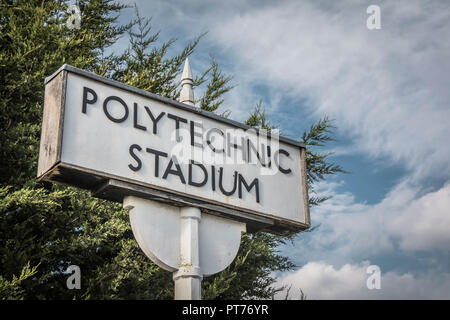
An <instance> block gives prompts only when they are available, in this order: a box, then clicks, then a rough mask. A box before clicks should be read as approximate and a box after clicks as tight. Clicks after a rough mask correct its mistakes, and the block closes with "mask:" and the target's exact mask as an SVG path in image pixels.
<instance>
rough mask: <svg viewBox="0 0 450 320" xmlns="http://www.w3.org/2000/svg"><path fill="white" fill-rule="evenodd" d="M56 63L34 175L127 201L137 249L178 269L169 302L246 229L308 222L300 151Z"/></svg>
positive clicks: (220, 264) (230, 253) (188, 82)
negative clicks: (57, 65)
mask: <svg viewBox="0 0 450 320" xmlns="http://www.w3.org/2000/svg"><path fill="white" fill-rule="evenodd" d="M192 84H193V81H192V72H191V69H190V66H189V61H188V60H186V63H185V67H184V70H183V75H182V80H181V85H182V90H181V93H180V102H177V101H173V100H170V99H166V98H163V97H160V96H157V95H154V94H151V93H148V92H146V91H143V90H140V89H137V88H134V87H131V86H127V85H124V84H122V83H119V82H116V81H113V80H110V79H106V78H103V77H100V76H97V75H95V74H92V73H88V72H86V71H83V70H80V69H77V68H74V67H71V66H68V65H63V66H62V67H61V68H60V69H59V70H58V71H56V72H55V73H54V74H53V75H52V76H50V77H48V78H47V79H46V80H45V101H44V115H43V123H42V134H41V146H40V153H39V164H38V177H39V178H40V179H41V180H45V181H51V182H56V183H63V184H67V185H72V186H75V187H79V188H83V189H88V190H90V191H91V193H92V195H93V196H94V197H98V198H102V199H108V200H112V201H116V202H122V203H123V206H124V208H126V209H128V210H129V212H130V222H131V227H132V230H133V234H134V236H135V238H136V240H137V242H138V244H139V246H140V247H141V249H142V250H143V251H144V253H145V254H146V255H147V256H148V257H149V258H150V259H151V260H152V261H153V262H155V263H156V264H157V265H158V266H160V267H161V268H163V269H165V270H168V271H171V272H173V273H174V276H173V279H174V282H175V299H201V280H202V279H203V276H208V275H211V274H214V273H217V272H219V271H221V270H223V269H225V268H226V267H227V266H228V265H229V264H230V263H231V262H232V261H233V260H234V258H235V256H236V254H237V252H238V249H239V244H240V238H241V233H242V232H247V231H248V232H254V231H258V230H265V231H268V232H272V233H277V234H292V233H295V232H299V231H301V230H304V229H306V228H308V227H309V226H310V219H309V208H308V194H307V187H306V164H305V146H304V145H303V144H302V143H300V142H297V141H294V140H291V139H288V138H285V137H278V136H275V135H273V134H270V133H267V132H265V131H263V130H257V129H254V128H251V127H249V126H246V125H244V124H241V123H238V122H235V121H233V120H229V119H226V118H223V117H220V116H218V115H215V114H213V113H210V112H206V111H203V110H200V109H197V108H195V106H194V93H193V90H192Z"/></svg>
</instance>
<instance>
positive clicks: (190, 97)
mask: <svg viewBox="0 0 450 320" xmlns="http://www.w3.org/2000/svg"><path fill="white" fill-rule="evenodd" d="M193 84H194V83H193V80H192V71H191V66H190V65H189V59H188V58H186V61H185V62H184V69H183V74H182V75H181V92H180V102H182V103H185V104H189V105H191V106H195V103H194V89H193Z"/></svg>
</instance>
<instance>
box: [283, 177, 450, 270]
mask: <svg viewBox="0 0 450 320" xmlns="http://www.w3.org/2000/svg"><path fill="white" fill-rule="evenodd" d="M338 186H339V185H338V184H336V183H322V184H319V185H318V190H317V191H318V192H319V195H331V196H333V197H332V198H331V199H330V200H328V201H327V202H325V203H324V204H323V205H321V206H319V207H317V208H313V211H312V217H313V224H315V225H316V224H320V227H319V228H318V229H317V230H315V231H314V232H312V233H310V234H308V235H304V234H300V235H299V236H298V237H297V240H296V242H295V246H293V247H292V248H289V250H290V252H296V254H295V255H296V256H299V257H302V261H314V260H326V261H327V262H328V263H332V264H337V265H342V264H346V263H355V262H357V261H360V260H362V259H367V258H370V257H375V256H383V255H392V254H397V255H405V254H406V255H410V254H416V253H419V254H424V253H433V252H436V253H437V255H443V258H444V259H448V252H449V249H448V248H449V247H450V209H449V208H450V183H449V184H447V185H444V186H443V187H442V188H441V189H439V190H437V191H433V192H429V193H425V194H424V195H419V190H420V189H418V188H414V187H411V185H409V184H408V183H407V182H403V183H400V184H399V185H397V186H396V187H395V188H394V189H393V190H392V191H391V192H389V193H388V194H387V196H386V197H385V198H384V199H383V201H381V202H380V203H377V204H374V205H369V204H364V203H358V202H356V201H355V199H354V197H353V195H352V194H351V193H349V192H344V193H339V192H337V191H336V188H338ZM444 263H445V262H444ZM406 267H408V266H406Z"/></svg>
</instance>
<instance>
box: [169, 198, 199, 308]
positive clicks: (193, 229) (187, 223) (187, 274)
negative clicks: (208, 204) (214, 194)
mask: <svg viewBox="0 0 450 320" xmlns="http://www.w3.org/2000/svg"><path fill="white" fill-rule="evenodd" d="M180 219H181V221H180V267H179V269H178V271H176V272H174V274H173V280H174V282H175V300H201V298H202V296H201V284H202V279H203V274H202V272H201V270H200V256H199V254H200V250H199V232H198V229H199V227H198V224H199V223H200V220H201V211H200V209H199V208H195V207H184V208H181V209H180Z"/></svg>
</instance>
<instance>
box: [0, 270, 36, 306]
mask: <svg viewBox="0 0 450 320" xmlns="http://www.w3.org/2000/svg"><path fill="white" fill-rule="evenodd" d="M37 267H38V266H35V267H32V268H30V263H27V265H26V266H25V267H23V268H22V272H21V273H20V275H19V276H18V277H17V276H16V275H13V278H12V279H11V281H8V280H6V279H5V278H3V276H2V275H0V297H1V299H2V300H16V299H21V298H22V297H23V294H24V292H23V289H22V288H21V287H20V283H21V282H22V281H23V280H25V279H27V278H30V277H31V276H33V275H35V274H36V273H37Z"/></svg>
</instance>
